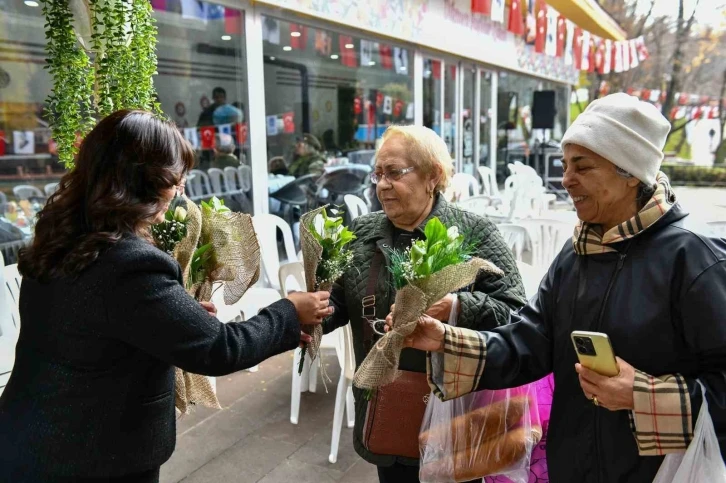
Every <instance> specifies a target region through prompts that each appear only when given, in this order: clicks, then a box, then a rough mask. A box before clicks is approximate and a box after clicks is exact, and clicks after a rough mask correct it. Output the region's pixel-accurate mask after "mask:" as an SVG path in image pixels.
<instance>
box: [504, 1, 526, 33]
mask: <svg viewBox="0 0 726 483" xmlns="http://www.w3.org/2000/svg"><path fill="white" fill-rule="evenodd" d="M522 1H523V0H512V3H511V4H510V5H509V25H507V30H509V31H510V32H512V33H513V34H514V35H519V36H522V35H524V19H523V18H522Z"/></svg>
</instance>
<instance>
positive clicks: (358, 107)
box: [353, 97, 363, 116]
mask: <svg viewBox="0 0 726 483" xmlns="http://www.w3.org/2000/svg"><path fill="white" fill-rule="evenodd" d="M361 112H363V106H362V103H361V100H360V97H356V98H355V99H353V114H355V115H356V116H357V115H359V114H360V113H361Z"/></svg>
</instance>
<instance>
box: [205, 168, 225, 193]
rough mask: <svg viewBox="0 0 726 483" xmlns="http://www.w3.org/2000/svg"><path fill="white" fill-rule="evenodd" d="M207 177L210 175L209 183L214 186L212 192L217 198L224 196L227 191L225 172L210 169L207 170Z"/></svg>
mask: <svg viewBox="0 0 726 483" xmlns="http://www.w3.org/2000/svg"><path fill="white" fill-rule="evenodd" d="M207 175H209V182H210V183H211V185H212V192H213V193H214V194H215V195H216V196H221V195H223V194H224V190H225V186H224V171H222V170H221V169H219V168H209V169H208V170H207Z"/></svg>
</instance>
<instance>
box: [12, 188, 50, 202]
mask: <svg viewBox="0 0 726 483" xmlns="http://www.w3.org/2000/svg"><path fill="white" fill-rule="evenodd" d="M13 194H14V195H15V197H16V198H17V199H18V200H27V199H29V198H45V195H44V194H43V192H42V191H40V190H39V189H38V188H36V187H35V186H32V185H29V184H19V185H17V186H15V187H13Z"/></svg>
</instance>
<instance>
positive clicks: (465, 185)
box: [451, 173, 481, 200]
mask: <svg viewBox="0 0 726 483" xmlns="http://www.w3.org/2000/svg"><path fill="white" fill-rule="evenodd" d="M451 185H452V187H453V188H454V190H455V192H456V194H457V196H458V198H459V200H465V199H467V198H469V197H471V196H476V195H478V194H479V193H480V192H481V189H480V188H479V181H477V180H476V178H475V177H474V176H472V175H471V174H468V173H456V174H455V175H454V177H453V178H452V179H451Z"/></svg>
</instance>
